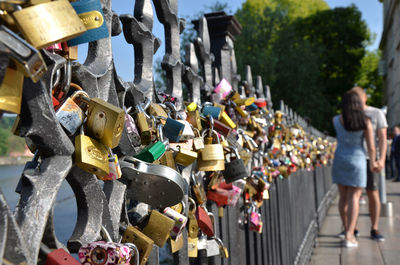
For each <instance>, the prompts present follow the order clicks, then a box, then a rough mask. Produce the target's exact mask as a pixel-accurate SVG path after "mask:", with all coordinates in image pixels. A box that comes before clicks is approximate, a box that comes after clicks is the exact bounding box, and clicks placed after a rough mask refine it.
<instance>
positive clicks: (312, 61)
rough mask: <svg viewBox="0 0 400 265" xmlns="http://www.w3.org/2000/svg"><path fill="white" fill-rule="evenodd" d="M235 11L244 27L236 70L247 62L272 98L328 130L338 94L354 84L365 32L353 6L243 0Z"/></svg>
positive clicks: (237, 43)
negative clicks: (245, 0) (334, 6)
mask: <svg viewBox="0 0 400 265" xmlns="http://www.w3.org/2000/svg"><path fill="white" fill-rule="evenodd" d="M316 3H319V5H317V7H316V6H315V4H316ZM313 4H314V5H313ZM236 16H237V18H238V19H239V22H240V23H241V24H242V26H243V30H242V34H241V35H240V36H239V37H238V38H237V42H236V44H235V52H236V57H237V60H238V69H239V73H243V72H244V67H245V65H250V66H251V67H252V69H256V70H253V75H261V76H262V77H263V80H264V82H267V83H268V85H270V86H271V94H272V100H273V101H274V102H278V101H279V100H280V99H283V100H284V101H285V102H286V103H287V104H288V105H289V106H290V107H292V108H293V109H294V110H296V111H297V112H298V113H299V114H300V115H302V116H307V117H309V118H310V119H311V121H312V124H313V125H314V126H316V127H317V128H318V129H320V130H328V131H330V132H332V127H331V122H330V120H331V118H332V116H333V115H335V114H336V109H337V108H338V103H339V101H338V99H339V98H340V96H341V95H342V94H343V93H344V92H345V91H346V90H348V89H350V88H351V87H352V86H353V85H354V83H355V80H356V76H357V75H358V73H359V71H360V65H361V64H360V60H361V59H362V58H363V56H364V54H365V44H366V43H367V41H368V40H369V37H370V34H369V31H368V28H367V26H366V23H365V22H364V21H363V20H362V19H361V13H360V12H359V11H358V10H357V8H356V7H355V6H354V5H353V6H350V7H346V8H335V9H326V3H325V2H324V1H294V0H291V1H289V0H285V1H278V0H268V1H260V0H248V1H247V2H246V3H244V4H243V6H242V9H241V10H239V11H238V12H237V14H236Z"/></svg>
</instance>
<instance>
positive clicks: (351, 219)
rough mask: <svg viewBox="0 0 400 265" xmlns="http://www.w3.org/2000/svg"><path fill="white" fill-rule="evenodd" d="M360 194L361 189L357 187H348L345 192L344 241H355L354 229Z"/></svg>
mask: <svg viewBox="0 0 400 265" xmlns="http://www.w3.org/2000/svg"><path fill="white" fill-rule="evenodd" d="M361 194H362V189H361V188H358V187H348V191H347V203H348V209H347V223H348V224H347V226H346V240H351V241H355V239H354V229H355V228H356V224H357V218H358V213H359V201H360V196H361Z"/></svg>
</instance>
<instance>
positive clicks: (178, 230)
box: [164, 207, 187, 240]
mask: <svg viewBox="0 0 400 265" xmlns="http://www.w3.org/2000/svg"><path fill="white" fill-rule="evenodd" d="M164 215H166V216H168V217H169V218H171V219H172V220H174V221H175V224H174V227H173V228H172V230H171V233H170V235H171V238H172V239H173V240H176V239H178V238H179V237H180V236H181V234H182V230H183V229H184V228H185V226H186V222H187V217H186V216H184V215H182V214H180V213H178V212H177V211H175V210H173V209H171V208H169V207H166V208H165V209H164Z"/></svg>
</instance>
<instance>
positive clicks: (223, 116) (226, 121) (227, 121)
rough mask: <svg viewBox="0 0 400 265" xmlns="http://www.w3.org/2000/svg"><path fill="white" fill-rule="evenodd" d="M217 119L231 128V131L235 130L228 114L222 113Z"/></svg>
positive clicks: (234, 125)
mask: <svg viewBox="0 0 400 265" xmlns="http://www.w3.org/2000/svg"><path fill="white" fill-rule="evenodd" d="M219 119H220V120H221V122H222V123H224V124H225V125H227V126H229V127H230V128H232V129H235V128H236V124H235V123H234V122H233V121H232V119H231V118H230V117H229V116H228V114H226V112H225V111H223V112H222V113H221V116H220V118H219Z"/></svg>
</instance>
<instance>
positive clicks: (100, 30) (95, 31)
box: [67, 0, 109, 46]
mask: <svg viewBox="0 0 400 265" xmlns="http://www.w3.org/2000/svg"><path fill="white" fill-rule="evenodd" d="M71 5H72V7H73V8H74V9H75V11H76V13H77V14H78V16H79V17H80V19H81V20H82V22H83V24H84V25H85V27H86V29H87V31H86V32H85V33H84V34H82V35H80V36H78V37H76V38H74V39H71V40H69V41H68V42H67V43H68V46H75V45H79V44H82V43H87V42H91V41H96V40H99V39H103V38H108V36H109V35H108V30H107V25H106V20H105V19H104V14H103V10H102V7H101V3H100V0H81V1H77V2H71Z"/></svg>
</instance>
